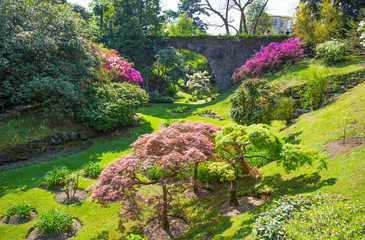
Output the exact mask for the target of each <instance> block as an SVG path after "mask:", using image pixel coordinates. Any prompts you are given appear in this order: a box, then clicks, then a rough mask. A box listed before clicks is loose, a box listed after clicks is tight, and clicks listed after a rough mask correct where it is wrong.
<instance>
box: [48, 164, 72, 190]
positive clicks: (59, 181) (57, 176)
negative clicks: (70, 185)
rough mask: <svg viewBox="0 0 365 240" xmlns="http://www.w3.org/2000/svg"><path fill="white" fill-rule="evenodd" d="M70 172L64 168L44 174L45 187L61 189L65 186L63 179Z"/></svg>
mask: <svg viewBox="0 0 365 240" xmlns="http://www.w3.org/2000/svg"><path fill="white" fill-rule="evenodd" d="M69 174H70V171H69V170H67V168H66V167H56V168H54V169H53V170H51V171H49V172H47V173H46V175H45V176H44V183H45V184H46V185H47V187H49V188H50V187H56V186H60V187H63V186H64V185H65V179H66V177H67V175H69Z"/></svg>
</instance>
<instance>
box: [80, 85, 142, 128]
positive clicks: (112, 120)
mask: <svg viewBox="0 0 365 240" xmlns="http://www.w3.org/2000/svg"><path fill="white" fill-rule="evenodd" d="M84 91H85V92H84V95H85V100H84V102H83V103H82V104H81V105H79V107H78V108H77V109H76V117H77V119H78V121H80V122H82V123H84V124H86V125H88V126H90V127H93V128H95V129H97V130H99V131H107V130H110V129H113V128H114V127H116V126H117V125H119V124H121V125H123V126H126V125H128V124H131V123H132V122H133V115H134V114H135V110H136V109H137V108H138V107H141V106H143V105H144V104H146V103H147V102H148V94H147V93H146V91H144V90H143V89H141V88H140V87H139V86H136V85H132V84H129V83H126V82H124V83H110V84H93V85H90V86H88V87H86V88H85V90H84Z"/></svg>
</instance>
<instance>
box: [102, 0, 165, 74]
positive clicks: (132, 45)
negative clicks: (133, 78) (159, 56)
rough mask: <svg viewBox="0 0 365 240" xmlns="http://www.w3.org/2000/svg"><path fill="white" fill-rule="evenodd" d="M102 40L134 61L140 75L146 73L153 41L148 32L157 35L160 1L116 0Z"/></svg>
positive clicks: (160, 22)
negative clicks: (106, 31)
mask: <svg viewBox="0 0 365 240" xmlns="http://www.w3.org/2000/svg"><path fill="white" fill-rule="evenodd" d="M113 8H114V11H113V14H112V16H110V18H111V20H110V25H111V26H110V28H108V35H105V36H104V40H103V41H104V42H105V43H106V45H107V46H108V47H110V48H114V49H116V50H117V51H118V52H120V54H121V55H122V56H123V57H126V58H128V59H129V60H131V61H132V62H134V63H135V64H136V68H137V70H139V71H140V72H141V73H142V75H143V74H146V73H149V71H150V68H149V67H148V66H149V65H150V64H151V63H152V62H153V54H151V51H153V46H154V43H153V41H152V40H151V39H150V38H148V37H147V35H158V33H159V32H160V31H161V28H162V22H163V17H162V16H161V15H160V11H161V8H160V1H159V0H133V1H130V0H115V1H113Z"/></svg>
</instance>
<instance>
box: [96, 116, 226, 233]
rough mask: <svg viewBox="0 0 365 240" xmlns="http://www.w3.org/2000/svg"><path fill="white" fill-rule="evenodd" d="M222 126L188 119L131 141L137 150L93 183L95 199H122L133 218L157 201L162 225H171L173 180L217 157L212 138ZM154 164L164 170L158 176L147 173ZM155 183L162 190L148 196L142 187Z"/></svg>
mask: <svg viewBox="0 0 365 240" xmlns="http://www.w3.org/2000/svg"><path fill="white" fill-rule="evenodd" d="M219 129H220V128H219V127H216V126H214V125H212V124H207V123H203V122H191V121H187V122H186V123H174V124H172V125H171V126H169V127H168V128H165V129H163V130H161V131H156V132H153V133H151V134H145V135H142V136H140V137H139V138H138V139H137V140H136V141H135V142H134V143H133V144H131V147H132V149H133V150H134V153H131V154H128V155H124V156H122V157H121V158H119V159H116V160H114V161H113V162H111V163H110V164H109V165H108V166H107V167H106V168H105V169H104V170H103V171H102V172H101V174H100V175H99V181H98V182H97V183H95V184H94V185H92V186H91V188H92V189H93V194H92V196H91V199H92V200H98V201H100V202H103V203H110V202H122V204H123V209H124V213H125V214H126V215H127V216H128V217H130V218H138V217H139V216H140V214H141V212H142V210H143V209H144V207H145V206H146V205H150V204H154V205H155V209H156V212H157V216H158V217H159V220H160V223H161V225H162V226H163V227H164V228H167V227H168V226H169V223H168V217H167V216H168V211H169V210H170V209H171V205H170V202H171V200H172V195H171V194H172V191H171V188H172V187H173V186H174V185H173V184H178V183H181V180H182V179H184V178H186V177H187V176H188V175H189V174H188V173H189V172H190V171H191V166H192V165H193V164H196V163H197V162H202V161H206V160H208V159H209V158H211V157H213V155H214V152H213V149H214V144H213V143H212V142H211V141H209V138H210V139H213V133H214V132H215V131H217V130H219ZM152 166H154V167H157V168H158V169H159V170H160V171H161V173H162V174H160V175H159V177H158V179H153V180H151V179H147V178H145V177H143V176H146V175H147V171H148V169H150V168H151V167H152ZM151 184H158V185H160V186H161V188H162V194H161V195H160V196H155V197H152V198H149V199H144V198H143V196H142V195H140V194H139V193H138V187H139V186H142V185H151Z"/></svg>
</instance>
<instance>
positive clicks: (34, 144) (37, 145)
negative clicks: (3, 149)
mask: <svg viewBox="0 0 365 240" xmlns="http://www.w3.org/2000/svg"><path fill="white" fill-rule="evenodd" d="M44 145H45V144H44V142H42V141H39V140H35V139H30V140H29V141H28V148H30V149H41V148H43V147H44Z"/></svg>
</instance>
